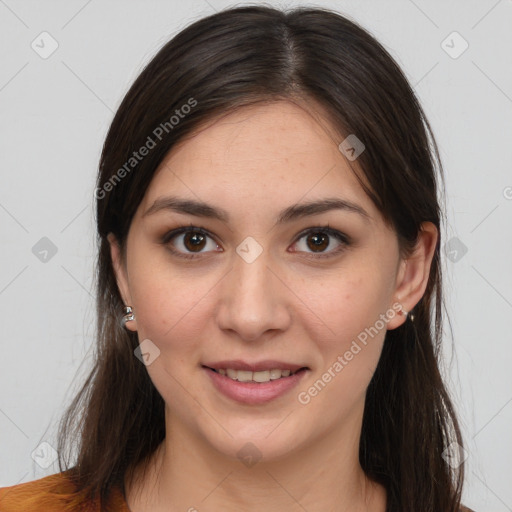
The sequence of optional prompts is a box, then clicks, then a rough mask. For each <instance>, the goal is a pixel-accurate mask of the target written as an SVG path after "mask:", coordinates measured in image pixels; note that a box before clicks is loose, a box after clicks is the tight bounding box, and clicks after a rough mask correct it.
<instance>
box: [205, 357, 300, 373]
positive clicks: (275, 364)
mask: <svg viewBox="0 0 512 512" xmlns="http://www.w3.org/2000/svg"><path fill="white" fill-rule="evenodd" d="M203 366H208V367H209V368H215V369H216V370H219V369H221V368H222V369H224V370H227V369H228V368H231V369H232V370H245V371H248V372H261V371H264V370H291V372H292V373H293V372H295V371H297V370H300V369H301V368H304V367H305V366H306V365H304V364H302V365H301V364H293V363H285V362H283V361H275V360H272V359H266V360H265V361H257V362H254V363H249V362H247V361H243V360H242V359H234V360H231V361H227V360H226V361H216V362H214V363H204V364H203Z"/></svg>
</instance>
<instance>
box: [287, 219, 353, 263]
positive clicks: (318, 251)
mask: <svg viewBox="0 0 512 512" xmlns="http://www.w3.org/2000/svg"><path fill="white" fill-rule="evenodd" d="M302 240H304V241H305V242H303V241H302ZM294 245H296V246H297V247H296V248H295V249H294V252H304V253H306V256H311V257H315V258H323V257H330V256H336V255H337V254H339V253H340V252H342V251H343V250H344V249H345V248H346V247H347V246H349V245H350V239H349V237H348V236H346V235H344V234H343V233H341V232H340V231H337V230H335V229H332V228H330V227H329V226H326V227H317V228H310V229H308V230H306V231H304V232H302V233H301V234H300V235H299V238H298V239H297V242H295V244H294Z"/></svg>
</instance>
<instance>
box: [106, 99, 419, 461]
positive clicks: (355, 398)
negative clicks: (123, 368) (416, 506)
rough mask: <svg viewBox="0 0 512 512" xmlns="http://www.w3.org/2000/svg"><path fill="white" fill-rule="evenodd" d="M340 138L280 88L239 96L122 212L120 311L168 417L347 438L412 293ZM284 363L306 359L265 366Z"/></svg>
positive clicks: (230, 446)
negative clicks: (125, 309) (242, 99)
mask: <svg viewBox="0 0 512 512" xmlns="http://www.w3.org/2000/svg"><path fill="white" fill-rule="evenodd" d="M340 142H341V140H340V141H338V142H337V143H335V142H333V139H332V137H331V136H329V135H328V134H327V132H326V131H324V130H323V129H322V128H321V127H320V125H319V124H318V123H317V122H315V120H314V119H313V118H312V117H311V116H310V115H308V114H307V113H306V112H305V111H304V110H302V109H301V108H299V107H297V106H296V105H293V104H291V103H288V102H277V103H274V104H267V105H258V106H252V107H246V108H244V109H241V110H239V111H237V112H235V113H232V114H230V115H229V116H227V117H225V118H223V119H221V120H218V121H217V122H216V123H214V124H212V125H210V126H209V127H208V128H206V129H205V130H203V131H200V132H199V133H198V134H197V135H195V136H194V137H192V138H190V139H188V140H187V141H186V142H184V143H183V144H182V145H180V146H179V147H177V148H175V149H174V150H173V151H172V152H171V153H170V154H169V155H168V157H167V158H166V159H165V160H164V161H163V162H162V165H161V166H160V168H159V170H158V171H157V173H156V175H155V176H154V178H153V180H152V182H151V184H150V186H149V188H148V190H147V193H146V195H145V197H144V200H143V201H142V203H141V204H140V207H139V208H138V210H137V212H136V215H135V217H134V219H133V222H132V225H131V228H130V231H129V235H128V239H127V260H126V266H123V265H121V266H119V265H118V266H116V268H117V278H118V284H119V286H120V289H121V292H122V295H123V298H124V300H125V301H126V304H128V305H130V306H132V308H133V310H134V313H135V316H136V320H135V321H132V322H129V323H128V324H127V327H128V328H130V329H132V330H137V331H138V336H139V341H140V342H141V343H142V342H143V345H142V352H143V353H145V354H147V355H146V356H145V357H146V358H147V371H148V372H149V375H150V377H151V379H152V381H153V382H154V384H155V386H156V388H157V389H158V391H159V392H160V394H161V395H162V397H163V399H164V400H165V403H166V406H167V410H166V413H167V415H166V418H167V422H171V425H172V426H171V428H174V429H177V430H179V429H180V428H181V429H182V430H183V431H187V432H189V433H190V435H192V436H194V437H195V438H196V439H197V440H199V441H200V442H204V443H206V444H207V445H209V446H211V447H213V448H214V449H216V450H217V451H220V452H221V453H224V454H227V455H230V456H234V457H237V456H240V454H243V453H244V450H246V451H247V450H249V451H250V450H257V453H258V456H260V455H261V456H263V457H264V458H266V459H272V458H273V457H276V456H280V455H283V454H286V453H290V452H292V451H293V450H298V449H299V448H301V447H302V448H304V447H307V446H308V445H311V444H312V443H315V441H318V442H319V440H320V439H322V438H325V437H326V436H338V435H343V436H349V437H351V436H352V437H353V438H354V442H356V440H357V436H358V435H359V431H360V427H361V418H362V413H363V405H364V397H365V392H366V388H367V386H368V384H369V382H370V380H371V378H372V375H373V373H374V370H375V368H376V365H377V363H378V360H379V356H380V353H381V349H382V346H383V341H384V337H385V334H386V329H392V328H396V327H398V326H399V325H401V324H402V323H403V322H404V321H405V316H400V315H399V314H397V310H398V309H400V305H403V308H404V309H405V310H409V309H410V308H412V307H413V306H414V304H415V303H416V302H417V301H418V300H419V298H420V297H421V295H422V293H423V291H422V290H423V289H424V284H426V281H425V275H424V272H423V270H424V269H419V270H418V271H414V267H411V268H410V269H409V268H408V271H407V272H406V271H405V267H406V265H404V262H403V261H402V260H400V257H399V247H398V242H397V237H396V234H395V233H394V232H393V231H392V230H391V229H390V228H388V227H387V226H386V224H385V223H384V221H383V219H382V217H381V215H380V214H379V212H378V211H377V210H376V208H375V206H374V205H373V203H372V202H371V200H370V199H369V198H368V197H367V196H366V195H365V193H364V191H363V189H362V188H361V186H360V184H359V183H358V181H357V179H356V178H355V176H354V174H353V172H352V171H351V169H350V165H356V164H357V160H355V161H353V162H349V161H348V160H347V158H346V156H345V155H344V154H343V153H342V152H341V151H340V149H339V148H338V144H339V143H340ZM363 142H364V141H363ZM349 154H350V153H349ZM171 197H172V198H173V199H172V200H171V199H170V198H171ZM185 201H188V203H186V204H187V205H188V211H185V210H187V208H182V209H180V208H179V207H178V206H179V202H185ZM325 201H332V206H331V207H330V208H329V207H326V206H325V204H324V203H323V202H325ZM334 201H339V202H340V203H339V204H338V207H335V204H334ZM343 201H345V202H346V203H349V204H350V205H351V206H350V207H348V206H347V207H345V208H343V207H341V206H342V204H343V203H342V202H343ZM172 202H174V205H175V206H174V207H173V206H172ZM317 202H318V203H319V204H320V205H322V204H323V206H309V207H306V206H305V205H310V204H311V205H313V204H315V203H317ZM199 203H200V204H201V205H204V206H200V205H199ZM166 205H167V207H166ZM192 206H193V208H192ZM192 209H193V210H194V211H195V213H192V212H191V210H192ZM215 212H217V213H218V215H213V213H215ZM217 216H218V217H220V218H217ZM327 225H328V228H327ZM182 227H186V228H187V229H188V230H189V231H188V232H184V233H178V234H175V235H174V236H172V235H171V234H170V233H171V232H172V231H173V230H177V229H178V228H182ZM199 228H201V232H199V231H198V230H199ZM111 241H112V239H111ZM112 255H113V258H114V261H115V262H118V261H119V260H118V258H119V252H118V251H117V249H116V245H115V244H112ZM426 273H427V275H428V270H427V272H426ZM422 279H423V281H422ZM420 281H421V283H420ZM400 299H401V300H400ZM147 340H149V341H147ZM141 364H142V363H141ZM237 364H239V366H237ZM244 364H245V365H247V366H245V369H246V372H244V373H233V372H231V371H230V374H231V375H232V376H235V377H237V378H239V379H241V380H242V381H243V380H245V379H250V380H251V382H240V381H238V382H237V381H235V380H233V379H232V378H231V377H229V376H224V375H222V374H221V373H215V372H213V370H212V369H209V368H207V367H214V368H216V369H217V370H219V369H220V370H226V369H229V368H231V369H232V370H237V369H239V368H242V369H243V368H244V366H243V365H244ZM251 368H252V369H254V370H259V371H258V372H257V373H256V374H253V373H251V372H250V371H249V370H250V369H251ZM287 368H288V369H291V370H296V369H299V368H306V369H305V370H301V371H299V372H298V373H296V374H295V376H293V375H292V376H289V377H286V376H282V377H281V378H280V379H278V378H276V379H274V378H273V377H279V375H282V374H280V373H279V372H266V371H265V370H267V371H269V370H274V369H287ZM285 375H286V372H285ZM269 378H270V379H271V380H270V382H266V383H265V382H262V383H260V382H254V380H263V381H265V380H268V379H269ZM345 438H346V437H345ZM345 438H344V439H345ZM248 442H251V443H252V444H253V445H254V446H255V447H256V448H254V447H252V448H248V447H247V445H246V443H248ZM244 446H245V448H244ZM240 450H242V452H240ZM237 454H239V455H237Z"/></svg>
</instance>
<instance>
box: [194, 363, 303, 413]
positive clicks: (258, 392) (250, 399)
mask: <svg viewBox="0 0 512 512" xmlns="http://www.w3.org/2000/svg"><path fill="white" fill-rule="evenodd" d="M203 369H204V370H205V371H206V372H207V373H208V375H209V376H210V379H212V382H213V384H214V386H215V387H216V388H217V389H218V390H219V391H220V392H221V393H222V394H224V395H225V396H227V397H228V398H231V399H232V400H235V401H237V402H240V403H244V404H249V405H258V404H264V403H266V402H270V401H271V400H274V399H275V398H277V397H279V396H282V395H284V394H285V393H287V392H288V391H290V390H291V389H293V388H294V387H295V386H297V384H298V383H299V382H300V380H301V379H302V378H303V377H304V375H305V374H306V372H307V370H306V369H303V370H299V371H298V372H296V373H294V374H293V375H289V376H288V377H281V378H280V379H275V380H271V381H269V382H261V383H259V382H240V381H237V380H233V379H230V378H229V377H227V376H226V375H221V374H220V373H217V372H214V371H213V370H211V369H210V368H207V367H205V366H203Z"/></svg>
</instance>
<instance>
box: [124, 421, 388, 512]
mask: <svg viewBox="0 0 512 512" xmlns="http://www.w3.org/2000/svg"><path fill="white" fill-rule="evenodd" d="M168 417H169V415H167V418H168ZM167 418H166V419H167ZM166 425H167V436H166V438H165V439H164V441H163V442H162V444H161V445H160V447H159V449H158V450H157V451H156V452H155V454H154V456H153V459H152V460H151V464H150V467H149V470H148V475H147V476H145V477H144V478H143V479H142V478H141V479H140V480H139V481H138V482H135V483H134V485H133V486H127V487H126V489H127V492H126V494H127V502H128V506H129V508H130V510H131V512H148V511H151V512H160V511H162V512H163V511H164V510H165V511H166V512H177V511H189V512H196V511H202V510H223V511H225V512H234V511H239V510H244V511H247V512H253V511H254V512H256V511H260V510H262V509H264V510H265V511H266V512H278V511H279V512H282V510H287V511H288V510H289V511H295V510H296V511H297V512H299V511H300V512H303V511H304V510H307V511H308V512H320V511H326V510H328V511H333V512H349V511H350V512H385V510H386V505H385V504H386V493H385V490H384V488H383V487H382V486H380V485H379V484H376V483H375V482H371V481H370V480H369V479H368V478H367V477H366V475H365V474H364V472H363V470H362V468H361V466H360V464H359V455H358V451H359V435H360V424H359V425H353V426H351V427H350V428H346V429H345V432H343V435H340V432H331V433H329V434H328V435H324V436H323V437H322V438H321V439H317V440H315V442H314V443H311V445H309V446H307V447H302V448H301V447H297V448H295V449H294V450H293V452H291V453H289V454H287V455H286V456H283V457H280V458H279V459H278V460H276V459H272V460H268V461H266V460H265V459H261V460H260V461H257V462H255V463H253V464H251V463H249V462H246V463H243V461H241V460H238V459H233V458H230V457H227V456H225V455H224V454H221V453H219V452H218V451H217V450H215V449H213V448H212V446H211V445H210V444H208V443H207V442H206V440H205V439H204V438H201V437H200V436H198V435H197V433H192V432H191V431H190V430H189V429H187V428H186V426H185V425H182V424H179V423H176V422H169V421H166ZM171 433H172V435H171ZM249 451H250V450H249ZM136 477H137V474H136Z"/></svg>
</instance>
